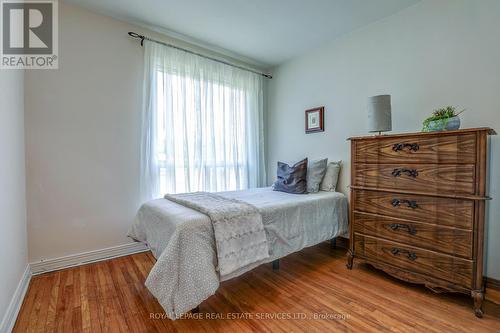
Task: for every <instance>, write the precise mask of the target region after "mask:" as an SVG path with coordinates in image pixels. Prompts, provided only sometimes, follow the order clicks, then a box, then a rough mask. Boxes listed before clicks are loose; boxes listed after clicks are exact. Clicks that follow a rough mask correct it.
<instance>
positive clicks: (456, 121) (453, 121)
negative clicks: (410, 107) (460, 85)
mask: <svg viewBox="0 0 500 333" xmlns="http://www.w3.org/2000/svg"><path fill="white" fill-rule="evenodd" d="M464 111H465V110H462V111H460V112H457V111H456V108H455V107H454V106H447V107H444V108H440V109H437V110H434V112H433V113H432V116H430V117H429V118H427V119H425V120H424V128H423V129H422V132H433V131H450V130H457V129H459V128H460V118H459V117H458V115H459V114H461V113H462V112H464Z"/></svg>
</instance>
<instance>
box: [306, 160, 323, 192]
mask: <svg viewBox="0 0 500 333" xmlns="http://www.w3.org/2000/svg"><path fill="white" fill-rule="evenodd" d="M327 163H328V159H327V158H325V159H322V160H318V161H312V162H309V165H308V166H307V192H309V193H314V192H318V191H319V184H321V181H322V180H323V177H324V176H325V172H326V164H327Z"/></svg>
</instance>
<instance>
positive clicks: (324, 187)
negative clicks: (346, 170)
mask: <svg viewBox="0 0 500 333" xmlns="http://www.w3.org/2000/svg"><path fill="white" fill-rule="evenodd" d="M341 163H342V161H338V162H330V163H328V166H327V167H326V173H325V177H323V181H322V182H321V185H320V187H319V188H320V189H321V191H329V192H335V190H336V188H337V181H338V180H339V173H340V164H341Z"/></svg>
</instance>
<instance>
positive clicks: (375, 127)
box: [368, 95, 392, 132]
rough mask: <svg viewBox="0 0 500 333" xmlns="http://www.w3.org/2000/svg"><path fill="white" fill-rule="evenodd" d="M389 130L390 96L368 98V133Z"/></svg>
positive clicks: (390, 123)
mask: <svg viewBox="0 0 500 333" xmlns="http://www.w3.org/2000/svg"><path fill="white" fill-rule="evenodd" d="M391 130H392V118H391V95H378V96H372V97H370V98H368V131H369V132H387V131H391Z"/></svg>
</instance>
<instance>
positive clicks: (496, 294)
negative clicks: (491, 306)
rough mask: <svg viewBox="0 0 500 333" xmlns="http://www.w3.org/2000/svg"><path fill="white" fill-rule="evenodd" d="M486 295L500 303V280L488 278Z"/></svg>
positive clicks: (489, 299)
mask: <svg viewBox="0 0 500 333" xmlns="http://www.w3.org/2000/svg"><path fill="white" fill-rule="evenodd" d="M484 297H485V298H486V300H488V301H490V302H493V303H496V304H500V280H496V279H492V278H489V277H487V278H486V292H485V294H484Z"/></svg>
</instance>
